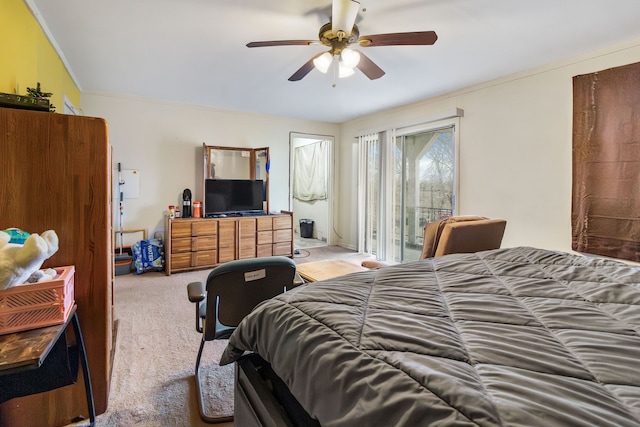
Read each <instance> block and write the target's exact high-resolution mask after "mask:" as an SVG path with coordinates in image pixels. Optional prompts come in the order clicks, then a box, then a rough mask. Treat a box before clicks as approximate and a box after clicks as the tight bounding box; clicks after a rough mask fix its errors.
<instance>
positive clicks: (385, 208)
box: [358, 116, 460, 261]
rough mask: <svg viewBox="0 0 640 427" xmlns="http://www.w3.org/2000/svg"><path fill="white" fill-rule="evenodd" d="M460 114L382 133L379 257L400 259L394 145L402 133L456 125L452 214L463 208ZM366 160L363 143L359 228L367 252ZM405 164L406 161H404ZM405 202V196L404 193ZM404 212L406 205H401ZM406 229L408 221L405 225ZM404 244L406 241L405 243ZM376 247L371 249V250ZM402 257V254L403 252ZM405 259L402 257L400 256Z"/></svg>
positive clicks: (386, 259)
mask: <svg viewBox="0 0 640 427" xmlns="http://www.w3.org/2000/svg"><path fill="white" fill-rule="evenodd" d="M459 117H460V116H454V117H449V118H446V119H442V120H434V121H431V122H428V123H423V124H419V125H414V126H407V127H403V128H397V129H389V130H387V131H382V132H379V133H378V138H379V149H380V154H381V159H380V169H379V170H380V173H381V176H380V177H379V182H380V187H379V188H378V189H377V191H378V192H379V211H378V212H377V216H378V221H377V228H378V229H377V239H376V240H377V242H376V243H377V249H376V250H375V254H376V258H377V259H378V260H382V261H397V260H395V259H394V258H395V257H394V242H393V239H392V230H393V226H394V213H393V211H394V206H393V200H394V199H393V183H392V179H393V174H394V170H393V168H394V161H393V147H394V145H395V140H396V138H397V137H399V136H408V135H412V134H417V133H426V132H432V131H437V130H438V129H444V128H449V127H452V128H453V140H454V160H453V161H454V172H453V189H452V190H453V199H452V215H458V212H459V201H458V194H459V174H460V161H459V159H460V155H459V153H460V137H459V134H460V119H459ZM364 162H366V152H365V150H364V149H363V147H362V146H361V148H360V173H359V177H360V185H359V188H360V191H359V193H360V194H359V197H358V198H359V211H360V212H359V215H358V217H359V220H358V225H359V230H358V236H359V237H358V239H359V240H358V248H359V249H358V250H359V251H360V252H365V245H364V243H365V232H366V230H365V224H366V221H367V218H366V215H367V213H366V211H365V206H366V205H365V200H366V197H367V195H366V189H367V184H366V183H367V180H366V178H367V177H366V174H365V172H364V170H363V169H364V166H365V165H364ZM403 168H404V165H403ZM403 203H404V197H403ZM401 212H404V209H403V208H402V209H401ZM402 222H404V220H402ZM402 228H403V232H404V224H403V225H402ZM401 247H402V245H401ZM371 252H373V251H369V253H371ZM400 256H401V257H402V254H400ZM400 259H402V258H400Z"/></svg>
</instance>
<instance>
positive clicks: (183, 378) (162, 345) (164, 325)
mask: <svg viewBox="0 0 640 427" xmlns="http://www.w3.org/2000/svg"><path fill="white" fill-rule="evenodd" d="M330 258H341V259H344V260H347V261H350V262H354V263H357V264H359V263H360V261H361V260H362V259H366V258H368V257H366V256H364V255H362V254H357V253H356V252H354V251H350V250H348V249H344V248H340V247H338V246H329V247H323V248H316V249H308V250H304V251H302V253H301V254H300V255H296V256H295V257H294V259H295V261H296V262H297V263H304V262H310V261H319V260H323V259H330ZM208 273H209V270H201V271H195V272H186V273H178V274H172V275H171V276H166V275H165V274H164V273H163V272H162V273H156V272H154V273H144V274H141V275H136V274H126V275H121V276H116V280H115V285H114V292H115V295H114V299H115V307H114V310H115V313H114V314H115V316H114V318H115V321H116V324H117V333H116V344H115V356H114V365H113V374H112V379H111V391H110V397H109V404H108V408H107V411H106V412H105V413H104V414H101V415H99V416H98V417H97V420H96V424H97V426H99V427H129V426H136V427H160V426H162V427H189V426H191V427H204V426H207V425H209V424H205V423H204V422H202V421H201V420H200V417H199V413H198V407H197V403H196V388H195V381H194V369H195V361H196V356H197V353H198V346H199V345H200V339H201V334H200V333H198V332H196V330H195V306H194V304H192V303H190V302H189V300H188V299H187V283H189V282H193V281H204V280H205V279H206V277H207V274H208ZM225 346H226V341H213V342H208V343H207V344H206V345H205V352H204V354H203V359H202V364H201V373H202V375H203V377H206V379H205V383H206V384H205V387H204V388H203V389H204V390H207V394H206V397H205V400H206V402H207V405H208V406H209V409H208V410H209V411H211V412H214V413H215V411H219V412H220V413H227V414H231V413H233V376H234V371H233V370H234V367H233V365H228V366H222V367H221V366H219V365H218V361H219V359H220V355H221V354H222V351H223V350H224V348H225ZM218 425H219V426H221V427H232V426H233V423H226V424H218Z"/></svg>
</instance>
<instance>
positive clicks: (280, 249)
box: [273, 242, 293, 256]
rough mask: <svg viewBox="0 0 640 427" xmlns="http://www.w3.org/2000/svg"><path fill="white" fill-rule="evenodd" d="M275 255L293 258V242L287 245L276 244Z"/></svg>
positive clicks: (274, 247)
mask: <svg viewBox="0 0 640 427" xmlns="http://www.w3.org/2000/svg"><path fill="white" fill-rule="evenodd" d="M273 255H284V256H291V255H293V254H292V253H291V242H287V243H274V245H273Z"/></svg>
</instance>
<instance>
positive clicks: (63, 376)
mask: <svg viewBox="0 0 640 427" xmlns="http://www.w3.org/2000/svg"><path fill="white" fill-rule="evenodd" d="M76 309H77V306H76V305H75V304H74V306H73V307H72V308H71V312H70V313H69V317H68V318H67V320H66V322H64V323H63V324H61V325H55V326H47V327H44V328H38V329H30V330H27V331H22V332H14V333H11V334H6V335H0V391H1V393H0V402H4V401H6V400H9V399H12V398H14V397H22V396H28V395H30V394H35V393H42V392H45V391H48V390H53V389H55V388H59V387H64V386H66V385H71V384H74V383H75V382H76V379H77V375H78V369H77V368H78V359H79V361H80V365H81V367H82V373H83V379H84V386H85V393H86V397H87V409H88V412H89V423H90V424H89V425H90V426H94V425H95V417H96V415H95V408H94V403H93V392H92V388H91V377H90V375H89V365H88V363H87V356H86V352H85V347H84V340H83V338H82V332H81V331H80V323H79V322H78V315H77V313H76ZM69 325H72V326H73V330H74V332H75V340H76V344H75V346H71V347H69V346H68V344H67V338H66V330H67V327H68V326H69Z"/></svg>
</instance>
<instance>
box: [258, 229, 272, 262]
mask: <svg viewBox="0 0 640 427" xmlns="http://www.w3.org/2000/svg"><path fill="white" fill-rule="evenodd" d="M269 234H271V232H269ZM271 255H273V245H271V244H268V245H258V246H256V256H257V257H262V256H271Z"/></svg>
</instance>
